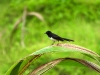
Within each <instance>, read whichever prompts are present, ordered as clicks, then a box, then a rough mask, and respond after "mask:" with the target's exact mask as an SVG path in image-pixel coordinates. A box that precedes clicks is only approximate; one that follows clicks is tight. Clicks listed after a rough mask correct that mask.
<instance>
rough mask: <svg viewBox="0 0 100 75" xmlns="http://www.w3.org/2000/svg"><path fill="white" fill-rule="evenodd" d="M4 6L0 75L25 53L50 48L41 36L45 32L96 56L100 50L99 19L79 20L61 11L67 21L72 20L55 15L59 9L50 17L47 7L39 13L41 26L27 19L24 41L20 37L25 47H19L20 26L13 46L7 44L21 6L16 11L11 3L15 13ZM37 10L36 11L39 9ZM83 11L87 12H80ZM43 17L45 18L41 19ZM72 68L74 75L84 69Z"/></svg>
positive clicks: (1, 27) (0, 35) (47, 40)
mask: <svg viewBox="0 0 100 75" xmlns="http://www.w3.org/2000/svg"><path fill="white" fill-rule="evenodd" d="M30 1H31V0H30ZM75 1H79V0H75ZM83 1H84V0H82V1H81V2H83ZM99 2H100V1H99V0H96V2H95V3H94V2H93V0H92V1H91V2H90V3H94V4H96V3H99ZM19 3H20V2H19ZM83 3H85V2H83ZM86 3H87V2H86ZM88 3H89V2H88ZM12 4H13V3H12ZM21 4H22V3H21ZM40 4H42V3H41V2H40ZM5 5H6V7H5ZM5 5H3V4H2V5H0V7H2V8H3V9H4V8H5V10H2V11H0V12H2V13H1V15H0V16H1V17H0V18H1V20H3V21H0V49H1V51H0V57H1V58H0V64H1V66H0V67H1V70H0V71H1V72H0V75H4V73H5V72H6V71H7V70H8V69H9V68H10V66H11V65H12V64H13V63H14V62H16V61H17V60H19V59H20V58H23V57H24V56H27V55H28V54H30V53H32V52H34V51H36V50H38V49H41V48H43V47H46V46H49V45H51V43H52V41H51V40H49V38H48V37H47V36H46V35H45V34H44V33H45V32H46V31H47V30H51V31H52V32H54V33H56V34H59V35H60V36H62V37H66V38H70V39H73V40H75V42H74V44H76V45H80V46H83V47H86V48H88V49H91V50H93V51H95V52H97V53H98V54H100V51H99V49H100V35H99V30H100V29H99V28H100V22H99V19H96V20H95V21H86V19H84V18H79V17H78V16H77V17H74V18H73V16H72V17H71V15H69V14H68V13H67V12H70V11H64V14H65V13H66V15H69V16H70V18H71V19H72V20H68V19H66V18H63V17H61V18H60V16H61V15H59V16H58V15H57V13H58V12H59V11H60V10H56V9H55V10H56V11H55V13H54V14H51V12H49V11H50V10H49V8H47V10H49V11H47V10H46V11H43V12H45V13H42V14H43V15H44V18H46V19H45V21H46V23H45V24H44V23H42V22H41V21H40V20H38V19H37V18H35V19H34V18H33V19H31V20H30V18H28V20H27V26H26V32H25V38H24V41H25V45H26V47H25V48H22V46H21V44H20V41H21V40H20V35H21V24H20V26H19V28H18V31H17V33H16V34H15V36H14V39H13V43H12V44H11V45H10V41H9V39H10V38H9V35H10V34H11V31H12V29H13V25H14V22H15V21H16V19H15V18H16V17H17V16H16V15H15V14H17V15H18V14H21V13H19V12H21V10H22V8H23V7H21V6H24V4H23V5H19V6H18V7H19V8H17V7H16V3H15V10H16V12H18V13H15V10H13V9H14V6H12V9H10V8H9V4H8V5H7V4H5ZM29 5H30V6H29V7H31V8H30V10H33V8H34V7H33V6H34V4H32V2H30V4H29ZM35 5H36V4H35ZM37 6H38V5H37ZM7 7H8V8H9V10H8V9H7ZM20 7H21V8H20ZM32 7H33V8H32ZM55 7H56V6H55ZM37 8H39V6H38V7H37ZM37 8H36V10H37V11H39V12H41V9H40V10H38V9H37ZM85 8H86V7H85ZM73 9H74V8H72V10H73ZM10 10H13V11H12V12H11V13H10ZM34 10H35V9H34ZM61 10H62V8H61ZM64 10H65V9H64ZM84 10H87V9H84ZM89 10H90V9H89ZM87 11H88V10H87ZM92 12H93V11H92ZM94 12H95V11H94ZM6 13H10V15H9V14H6ZM46 13H47V14H46ZM4 14H6V16H2V15H4ZM11 14H12V15H11ZM55 14H56V15H55ZM70 14H71V13H70ZM45 15H46V16H47V17H45ZM11 16H14V17H13V18H12V17H11ZM48 16H49V17H48ZM63 16H64V15H63ZM89 16H91V15H89ZM98 16H99V15H98ZM10 17H11V21H9V19H10ZM67 17H68V16H67ZM17 18H18V17H17ZM62 18H63V19H62ZM49 22H50V23H49ZM64 43H69V42H64ZM59 55H60V54H59ZM71 55H72V54H71ZM56 56H57V55H55V54H53V55H51V57H52V58H55V57H56ZM61 56H64V55H63V54H61ZM73 56H75V57H79V55H77V54H74V55H73ZM46 57H48V58H49V56H48V55H46ZM39 61H42V60H39ZM73 69H74V70H77V71H76V73H75V74H73V75H77V74H80V73H81V74H82V73H83V72H84V71H81V70H84V69H81V70H79V69H78V68H75V67H74V68H73ZM62 71H63V67H60V72H62ZM67 71H68V73H70V72H71V73H72V72H73V71H71V69H70V67H69V69H68V70H67ZM65 72H66V71H65ZM85 72H86V73H85V74H84V75H89V73H88V72H87V71H86V70H85ZM50 73H51V72H50ZM93 73H94V72H93ZM53 74H54V75H56V74H57V73H56V72H54V71H53Z"/></svg>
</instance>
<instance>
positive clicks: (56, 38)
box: [46, 31, 74, 42]
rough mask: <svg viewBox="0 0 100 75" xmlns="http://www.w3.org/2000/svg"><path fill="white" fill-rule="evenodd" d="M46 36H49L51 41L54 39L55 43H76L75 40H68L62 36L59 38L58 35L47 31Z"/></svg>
mask: <svg viewBox="0 0 100 75" xmlns="http://www.w3.org/2000/svg"><path fill="white" fill-rule="evenodd" d="M46 34H47V35H48V37H49V38H50V39H52V40H54V42H55V41H64V40H65V41H69V42H70V41H72V42H74V40H71V39H67V38H62V37H60V36H58V35H56V34H54V33H52V32H51V31H46Z"/></svg>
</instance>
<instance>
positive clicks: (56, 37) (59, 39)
mask: <svg viewBox="0 0 100 75" xmlns="http://www.w3.org/2000/svg"><path fill="white" fill-rule="evenodd" d="M52 37H53V38H54V39H56V40H58V41H64V39H63V38H61V37H60V36H58V35H56V34H54V33H52Z"/></svg>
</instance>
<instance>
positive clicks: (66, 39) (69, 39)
mask: <svg viewBox="0 0 100 75" xmlns="http://www.w3.org/2000/svg"><path fill="white" fill-rule="evenodd" d="M63 39H64V40H66V41H69V42H70V41H72V42H74V40H71V39H67V38H63Z"/></svg>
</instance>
